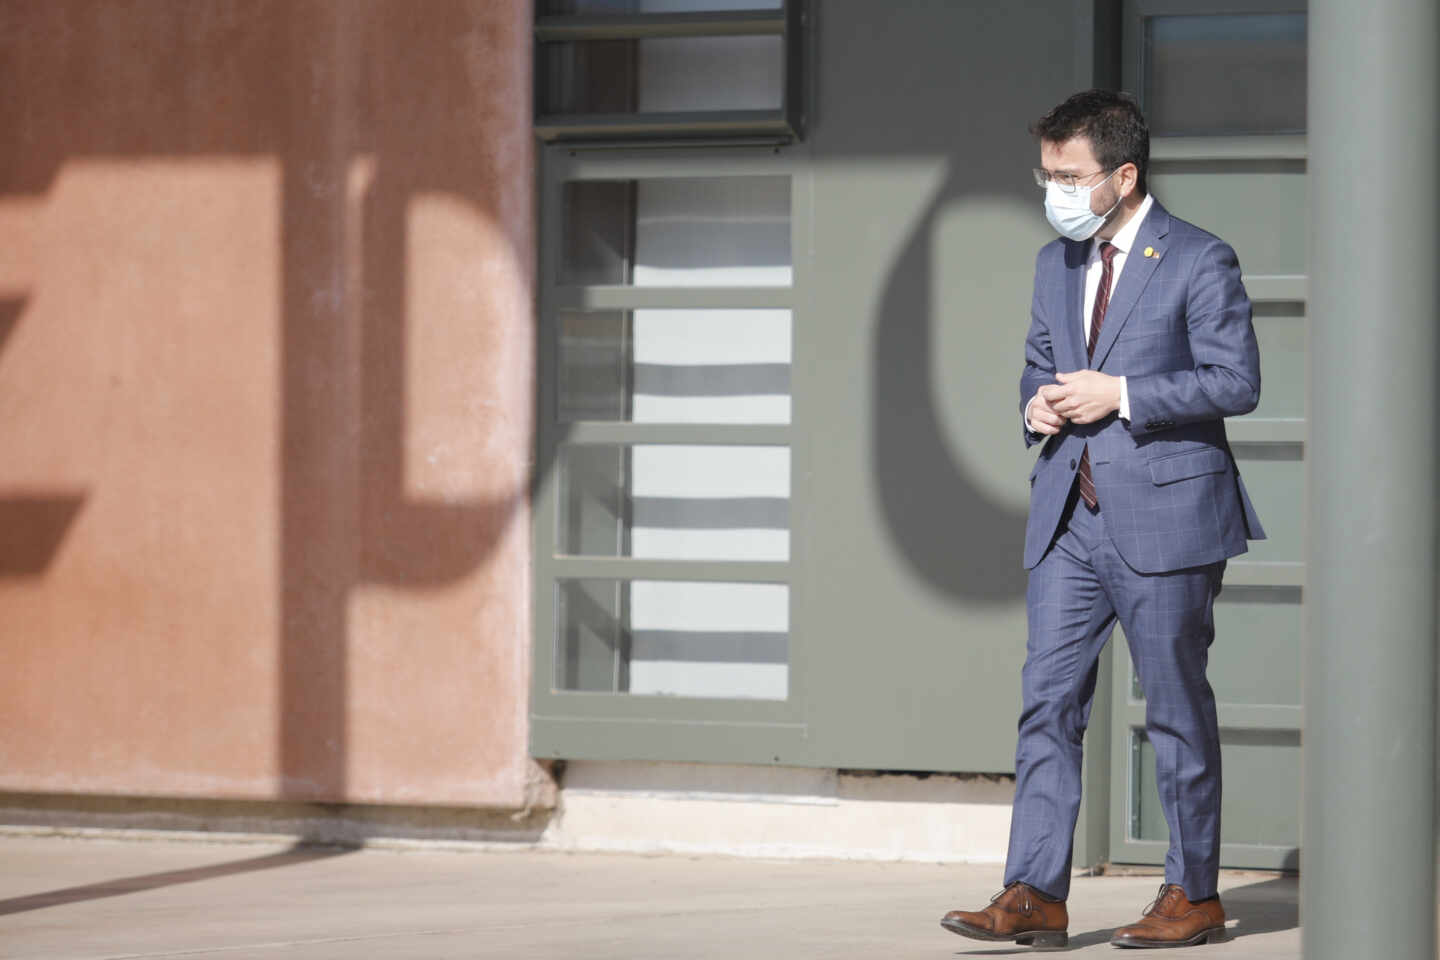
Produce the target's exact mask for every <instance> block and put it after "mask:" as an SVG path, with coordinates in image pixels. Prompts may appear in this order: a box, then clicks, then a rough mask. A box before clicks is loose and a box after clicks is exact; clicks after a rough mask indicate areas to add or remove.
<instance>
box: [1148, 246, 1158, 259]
mask: <svg viewBox="0 0 1440 960" xmlns="http://www.w3.org/2000/svg"><path fill="white" fill-rule="evenodd" d="M1145 256H1147V257H1158V256H1160V254H1158V253H1156V252H1155V248H1154V247H1146V248H1145Z"/></svg>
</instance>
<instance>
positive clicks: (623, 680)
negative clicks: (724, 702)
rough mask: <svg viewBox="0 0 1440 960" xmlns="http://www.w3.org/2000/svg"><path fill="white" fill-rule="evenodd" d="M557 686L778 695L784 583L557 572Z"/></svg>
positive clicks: (783, 691)
mask: <svg viewBox="0 0 1440 960" xmlns="http://www.w3.org/2000/svg"><path fill="white" fill-rule="evenodd" d="M555 604H556V610H555V614H556V624H557V627H558V631H559V635H558V636H557V638H556V642H557V648H558V649H557V650H556V654H557V656H556V674H557V676H556V678H555V682H556V686H557V687H558V688H559V689H561V690H577V691H591V692H608V693H632V694H652V695H668V696H682V697H725V698H743V699H760V700H784V699H785V698H786V696H787V693H788V685H789V682H790V681H789V670H790V668H789V630H790V591H789V587H787V586H786V585H784V584H773V583H701V582H695V581H684V580H636V581H622V580H609V579H598V578H595V579H573V580H560V581H557V583H556V592H555Z"/></svg>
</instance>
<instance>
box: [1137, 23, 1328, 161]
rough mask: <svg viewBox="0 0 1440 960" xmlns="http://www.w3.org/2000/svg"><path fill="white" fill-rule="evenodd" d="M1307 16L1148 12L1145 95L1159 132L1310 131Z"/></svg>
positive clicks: (1149, 114)
mask: <svg viewBox="0 0 1440 960" xmlns="http://www.w3.org/2000/svg"><path fill="white" fill-rule="evenodd" d="M1305 64H1306V55H1305V14H1303V13H1247V14H1197V15H1184V16H1168V17H1148V18H1146V20H1145V59H1144V70H1145V76H1144V91H1145V92H1144V97H1145V104H1144V105H1145V113H1146V116H1147V117H1148V118H1149V121H1150V131H1151V133H1152V134H1154V135H1156V136H1187V135H1192V136H1193V135H1223V134H1278V133H1303V132H1304V130H1305Z"/></svg>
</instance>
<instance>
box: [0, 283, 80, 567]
mask: <svg viewBox="0 0 1440 960" xmlns="http://www.w3.org/2000/svg"><path fill="white" fill-rule="evenodd" d="M29 302H30V298H29V297H0V356H3V354H4V352H5V344H6V343H7V342H8V341H9V339H10V335H11V334H12V333H14V332H15V328H16V327H17V326H18V325H19V323H20V317H21V315H22V314H23V313H24V312H25V307H26V305H27V304H28V303H29ZM0 376H4V372H3V367H0ZM84 505H85V495H84V494H83V493H79V492H76V493H72V494H67V495H64V496H56V495H54V494H53V493H38V494H34V495H21V496H9V497H4V498H0V579H4V578H15V577H40V576H43V575H44V574H45V571H46V570H49V569H50V564H51V563H53V562H54V560H55V556H56V554H58V553H59V552H60V545H61V544H62V543H64V541H65V535H66V534H67V533H68V532H69V531H70V528H71V526H72V525H73V524H74V523H75V517H76V516H77V515H78V514H79V513H80V508H81V507H83V506H84Z"/></svg>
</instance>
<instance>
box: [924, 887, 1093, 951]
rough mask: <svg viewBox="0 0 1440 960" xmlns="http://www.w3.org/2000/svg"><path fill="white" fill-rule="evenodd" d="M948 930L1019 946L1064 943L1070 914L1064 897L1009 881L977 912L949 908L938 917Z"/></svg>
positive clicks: (1056, 945)
mask: <svg viewBox="0 0 1440 960" xmlns="http://www.w3.org/2000/svg"><path fill="white" fill-rule="evenodd" d="M940 926H942V927H944V928H945V929H946V930H949V931H950V932H951V933H958V934H960V936H962V937H970V938H971V939H972V940H1013V941H1015V942H1016V943H1018V944H1020V946H1022V947H1030V946H1034V947H1063V946H1065V945H1067V944H1068V943H1069V942H1070V937H1069V935H1068V934H1067V933H1066V932H1065V929H1066V928H1067V927H1069V926H1070V915H1069V914H1068V913H1067V912H1066V910H1065V901H1064V900H1050V899H1048V898H1047V897H1045V896H1043V895H1042V894H1041V893H1040V891H1038V890H1036V889H1035V888H1034V887H1032V886H1030V885H1029V884H1026V883H1018V882H1017V883H1012V884H1010V886H1008V887H1006V888H1005V889H1004V890H1002V891H1000V892H999V893H997V894H995V896H993V897H991V898H990V906H988V907H986V908H985V909H984V910H981V911H980V912H978V913H973V912H971V911H969V910H951V911H950V912H949V913H947V914H945V916H944V917H943V918H941V920H940Z"/></svg>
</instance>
